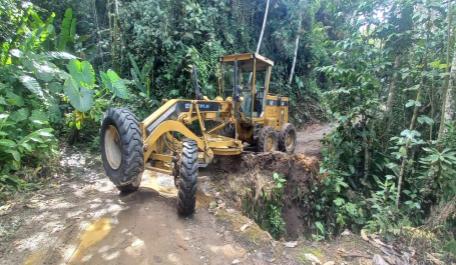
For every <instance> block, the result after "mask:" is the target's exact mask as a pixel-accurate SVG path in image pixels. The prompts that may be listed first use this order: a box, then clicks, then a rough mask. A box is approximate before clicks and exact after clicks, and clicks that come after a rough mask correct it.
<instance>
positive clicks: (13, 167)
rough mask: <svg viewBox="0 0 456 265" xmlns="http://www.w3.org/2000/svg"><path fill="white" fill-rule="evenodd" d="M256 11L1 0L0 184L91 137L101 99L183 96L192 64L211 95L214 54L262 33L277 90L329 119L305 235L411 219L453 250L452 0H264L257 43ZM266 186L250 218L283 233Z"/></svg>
mask: <svg viewBox="0 0 456 265" xmlns="http://www.w3.org/2000/svg"><path fill="white" fill-rule="evenodd" d="M268 3H269V2H268ZM265 9H266V1H258V0H257V1H248V0H235V1H213V0H202V1H195V0H183V1H171V0H131V1H120V0H101V1H95V0H80V1H73V0H63V1H42V0H33V1H32V3H29V2H25V1H15V0H0V18H1V20H2V23H1V25H0V161H1V163H0V193H1V196H0V197H5V196H6V195H7V194H9V193H11V192H14V191H15V190H20V189H24V188H26V187H27V185H28V183H29V182H31V180H32V179H34V178H35V177H37V176H41V175H43V173H42V172H47V170H46V168H47V167H49V166H50V165H49V163H48V161H49V159H50V158H51V157H55V156H56V155H58V146H59V145H61V144H62V143H65V142H69V143H71V144H75V143H77V142H80V141H82V140H84V142H87V141H93V143H94V144H93V146H94V147H95V148H98V142H97V141H96V138H97V136H96V135H97V130H98V122H99V120H100V118H101V115H102V113H103V112H104V111H105V110H106V108H107V107H108V106H115V105H122V106H128V107H129V108H131V109H132V110H133V112H135V113H136V114H137V115H138V116H139V117H140V118H142V117H144V116H145V115H147V114H148V113H150V112H151V111H153V109H154V108H156V107H158V106H159V105H160V102H161V100H162V99H166V98H174V97H193V96H194V95H193V89H192V86H191V81H190V80H191V68H192V65H195V66H197V68H198V70H199V77H200V81H201V86H202V89H203V93H204V94H205V95H208V96H209V97H211V98H212V97H214V96H215V95H216V90H217V89H216V88H217V81H218V78H219V77H220V76H219V74H220V70H219V69H218V63H217V62H218V58H219V56H220V55H222V54H226V53H234V52H247V51H255V50H256V47H257V46H258V47H259V48H260V53H261V54H264V55H266V56H267V57H270V58H271V59H272V60H274V61H275V63H276V65H275V69H274V72H273V78H272V90H273V91H274V92H277V93H282V94H285V95H289V96H290V98H291V117H292V119H293V120H294V121H295V122H296V124H300V123H305V122H311V121H317V120H322V119H329V120H332V121H335V124H336V128H335V130H334V131H333V132H332V133H330V134H329V135H328V136H327V137H326V139H325V142H324V144H325V148H324V150H323V161H322V165H321V174H322V176H324V178H322V179H323V180H322V183H321V185H320V186H316V187H314V193H313V197H312V198H309V199H303V203H308V204H311V205H313V209H312V212H311V213H309V216H311V218H312V222H311V223H312V224H313V226H314V227H312V229H313V235H314V238H315V239H317V240H321V239H323V238H327V237H331V236H333V235H337V234H338V233H340V232H341V231H343V230H344V229H346V228H349V229H352V230H355V231H356V230H359V229H362V228H367V229H369V230H371V231H377V232H381V233H384V234H385V235H406V234H407V232H406V231H405V230H404V229H403V228H404V227H420V228H421V229H423V230H426V231H430V232H432V233H435V234H436V235H437V238H438V240H436V241H435V244H434V243H433V244H432V247H433V248H435V249H437V250H436V251H439V250H441V249H442V248H443V249H447V250H448V251H450V250H451V249H452V246H454V242H455V236H456V234H455V225H456V218H455V216H456V210H455V209H456V207H455V206H454V205H455V201H456V179H455V177H454V176H455V174H456V173H455V171H456V153H455V152H456V124H455V122H454V113H455V110H456V107H455V102H454V98H455V91H456V89H455V81H456V55H455V54H456V50H455V36H456V35H455V34H454V28H455V26H456V25H455V24H456V19H454V15H455V3H454V1H452V0H448V1H437V0H386V1H379V0H355V1H349V0H339V1H329V0H272V1H270V6H269V10H268V17H267V20H266V24H265V30H264V37H263V41H262V43H260V45H259V43H258V39H259V34H260V32H261V31H262V24H263V23H262V21H263V18H264V17H265ZM111 69H112V70H111ZM68 140H69V141H68ZM30 169H33V170H30ZM40 172H41V173H40ZM45 175H46V174H45ZM277 185H278V184H277ZM277 192H278V193H280V192H279V191H277ZM275 193H276V192H273V194H275ZM268 198H269V197H268ZM274 198H275V195H274V196H273V197H271V199H272V203H270V204H268V205H269V206H267V207H269V209H268V211H266V213H267V216H261V218H260V217H258V218H256V219H257V220H264V222H265V224H263V226H264V227H269V228H270V231H273V232H272V233H273V234H274V235H279V234H281V233H282V232H283V227H284V225H283V220H282V219H281V216H280V212H281V210H280V209H281V208H280V207H281V206H280V204H279V203H278V202H277V200H275V199H274ZM453 249H454V248H453Z"/></svg>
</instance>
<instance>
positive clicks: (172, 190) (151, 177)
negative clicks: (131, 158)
mask: <svg viewBox="0 0 456 265" xmlns="http://www.w3.org/2000/svg"><path fill="white" fill-rule="evenodd" d="M160 177H161V178H165V177H169V178H172V177H171V176H165V175H162V176H160ZM162 182H163V181H162ZM169 182H170V183H172V185H166V186H165V185H163V184H161V183H160V181H159V176H158V174H157V173H155V172H152V171H145V172H144V173H143V182H142V183H141V187H146V188H150V189H153V190H155V191H156V192H158V193H160V195H162V196H163V197H167V198H173V197H177V189H176V187H175V186H174V180H172V179H170V181H169Z"/></svg>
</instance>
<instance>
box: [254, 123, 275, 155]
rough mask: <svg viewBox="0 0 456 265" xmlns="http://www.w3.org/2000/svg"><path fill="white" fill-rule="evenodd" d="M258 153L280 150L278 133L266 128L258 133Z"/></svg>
mask: <svg viewBox="0 0 456 265" xmlns="http://www.w3.org/2000/svg"><path fill="white" fill-rule="evenodd" d="M257 148H258V152H274V151H277V148H278V140H277V135H276V132H275V131H274V129H273V128H272V127H269V126H265V127H263V128H261V130H260V132H259V133H258V142H257Z"/></svg>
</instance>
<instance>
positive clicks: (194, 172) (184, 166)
mask: <svg viewBox="0 0 456 265" xmlns="http://www.w3.org/2000/svg"><path fill="white" fill-rule="evenodd" d="M177 166H178V167H179V169H178V174H179V175H178V177H177V180H176V181H177V182H176V186H177V189H178V196H177V212H178V213H179V214H180V215H181V216H189V215H192V214H193V213H194V212H195V203H196V187H197V185H196V184H197V183H196V182H197V179H198V146H197V145H196V142H195V141H193V140H184V143H183V147H182V154H181V156H180V161H179V162H178V165H177Z"/></svg>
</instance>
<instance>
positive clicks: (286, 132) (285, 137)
mask: <svg viewBox="0 0 456 265" xmlns="http://www.w3.org/2000/svg"><path fill="white" fill-rule="evenodd" d="M295 149H296V128H295V127H294V125H293V124H291V123H285V124H284V125H283V126H282V130H281V131H280V135H279V150H280V151H282V152H285V153H287V154H293V153H294V151H295Z"/></svg>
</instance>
